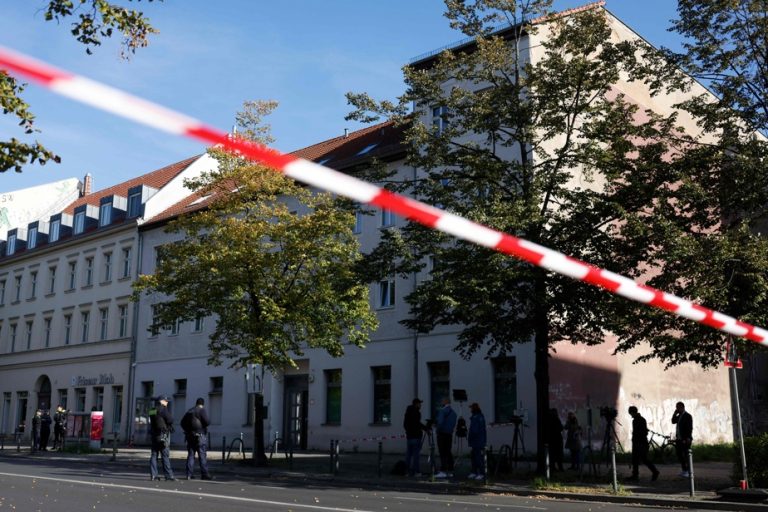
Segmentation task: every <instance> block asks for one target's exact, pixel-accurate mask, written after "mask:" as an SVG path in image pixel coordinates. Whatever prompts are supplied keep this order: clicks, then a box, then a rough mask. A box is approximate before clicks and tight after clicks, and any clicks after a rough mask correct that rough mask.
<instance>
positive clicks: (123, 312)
mask: <svg viewBox="0 0 768 512" xmlns="http://www.w3.org/2000/svg"><path fill="white" fill-rule="evenodd" d="M117 310H118V316H119V317H120V331H119V332H118V333H117V334H118V337H120V338H125V337H126V336H128V305H127V304H121V305H120V306H118V307H117Z"/></svg>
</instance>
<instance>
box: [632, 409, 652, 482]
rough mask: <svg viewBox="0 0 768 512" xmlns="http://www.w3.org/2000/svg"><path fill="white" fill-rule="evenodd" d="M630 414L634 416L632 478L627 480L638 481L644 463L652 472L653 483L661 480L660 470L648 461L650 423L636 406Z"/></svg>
mask: <svg viewBox="0 0 768 512" xmlns="http://www.w3.org/2000/svg"><path fill="white" fill-rule="evenodd" d="M628 412H629V415H630V416H632V476H630V477H629V478H627V479H626V480H627V481H628V482H637V481H638V479H639V477H640V474H639V466H640V464H641V463H642V464H645V465H646V466H647V467H648V469H650V470H651V481H652V482H655V481H656V480H657V479H658V478H659V470H658V469H656V466H654V465H653V463H652V462H651V461H649V460H648V423H647V422H646V421H645V418H643V417H642V416H641V415H640V413H639V412H638V411H637V407H635V406H634V405H632V406H630V408H629V411H628Z"/></svg>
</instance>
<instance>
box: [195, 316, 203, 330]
mask: <svg viewBox="0 0 768 512" xmlns="http://www.w3.org/2000/svg"><path fill="white" fill-rule="evenodd" d="M204 322H205V317H204V316H203V315H198V316H197V317H195V327H194V330H193V332H200V331H202V330H203V324H204Z"/></svg>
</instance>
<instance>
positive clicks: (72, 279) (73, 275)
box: [68, 261, 77, 290]
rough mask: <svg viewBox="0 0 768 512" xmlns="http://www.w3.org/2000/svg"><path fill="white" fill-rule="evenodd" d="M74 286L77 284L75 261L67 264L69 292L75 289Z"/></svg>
mask: <svg viewBox="0 0 768 512" xmlns="http://www.w3.org/2000/svg"><path fill="white" fill-rule="evenodd" d="M75 284H77V262H76V261H70V262H69V288H68V289H69V290H74V289H75Z"/></svg>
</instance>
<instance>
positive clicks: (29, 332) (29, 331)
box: [26, 320, 32, 350]
mask: <svg viewBox="0 0 768 512" xmlns="http://www.w3.org/2000/svg"><path fill="white" fill-rule="evenodd" d="M26 338H27V350H30V349H31V348H32V321H31V320H28V321H27V336H26Z"/></svg>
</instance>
